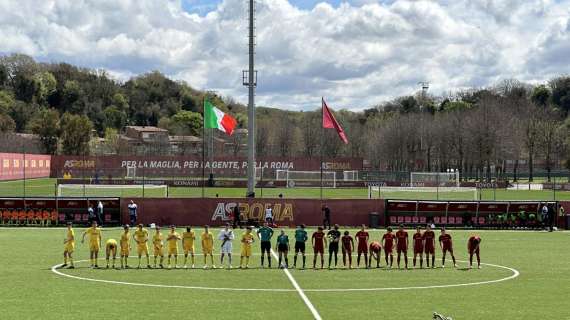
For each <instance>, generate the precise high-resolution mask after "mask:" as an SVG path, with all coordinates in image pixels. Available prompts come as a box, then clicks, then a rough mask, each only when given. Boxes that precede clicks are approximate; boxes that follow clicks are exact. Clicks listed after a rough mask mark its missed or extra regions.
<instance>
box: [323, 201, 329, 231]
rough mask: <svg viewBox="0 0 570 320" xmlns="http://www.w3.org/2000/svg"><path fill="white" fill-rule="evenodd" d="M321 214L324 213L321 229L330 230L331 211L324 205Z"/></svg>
mask: <svg viewBox="0 0 570 320" xmlns="http://www.w3.org/2000/svg"><path fill="white" fill-rule="evenodd" d="M322 210H323V213H324V219H323V229H324V228H327V229H328V230H330V229H331V209H330V208H329V206H327V205H326V204H325V205H323V208H322Z"/></svg>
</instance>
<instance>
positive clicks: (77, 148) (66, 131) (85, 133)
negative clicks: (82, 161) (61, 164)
mask: <svg viewBox="0 0 570 320" xmlns="http://www.w3.org/2000/svg"><path fill="white" fill-rule="evenodd" d="M91 130H93V124H92V123H91V121H90V120H89V118H87V117H86V116H80V115H74V114H70V113H65V114H64V115H63V116H62V117H61V140H62V147H63V153H64V154H66V155H89V141H90V140H91Z"/></svg>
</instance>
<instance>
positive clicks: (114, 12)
mask: <svg viewBox="0 0 570 320" xmlns="http://www.w3.org/2000/svg"><path fill="white" fill-rule="evenodd" d="M354 3H356V4H355V5H350V4H347V3H343V4H341V5H340V6H338V7H332V6H330V5H328V4H326V3H320V4H317V5H316V6H315V7H314V8H313V9H311V10H302V9H299V8H297V7H295V6H293V5H291V4H290V3H289V2H287V1H286V0H260V1H258V4H257V14H258V16H257V36H258V37H257V48H256V49H257V67H256V69H258V70H259V83H258V96H257V98H258V101H259V103H260V104H265V105H271V106H282V107H286V108H291V109H307V108H314V107H317V106H318V105H319V101H320V97H321V96H325V97H327V99H328V101H329V103H330V105H331V106H333V107H334V108H343V107H348V108H355V109H357V108H358V109H361V108H364V107H369V106H371V105H373V104H376V103H378V102H380V101H382V100H384V99H390V98H392V97H395V96H398V95H404V94H411V93H413V92H414V91H416V90H418V85H417V82H418V81H424V80H426V81H430V82H431V89H430V90H432V92H433V93H435V94H438V93H441V92H446V91H448V90H449V89H453V88H464V87H469V86H486V85H491V84H493V83H495V82H496V81H498V80H499V79H502V78H511V77H515V78H519V79H521V80H525V81H532V82H540V81H545V80H547V79H548V78H550V77H553V76H556V75H558V74H562V73H570V70H569V68H570V63H569V62H570V58H569V57H570V54H568V52H570V23H569V19H570V13H569V9H568V8H569V7H570V0H559V1H555V0H529V1H518V0H447V1H445V0H444V1H437V2H436V1H385V2H378V1H368V0H359V1H355V2H354ZM246 12H247V11H246V2H245V1H242V0H224V1H223V2H221V3H220V4H219V5H217V7H215V9H214V10H213V11H211V12H209V13H208V14H206V15H205V16H198V15H197V14H190V13H188V12H186V11H184V10H183V9H182V5H181V3H180V1H156V0H45V1H41V2H38V1H35V0H0V38H1V39H2V44H0V52H4V53H10V52H21V53H25V54H29V55H31V56H33V57H35V58H38V59H40V60H42V61H66V62H70V63H76V64H80V65H82V66H86V67H92V68H106V69H108V70H109V72H110V74H112V75H114V76H116V77H118V78H120V79H123V80H124V79H125V78H126V77H129V76H132V75H136V74H140V73H143V72H148V71H151V70H159V71H162V72H164V73H165V74H167V75H170V76H172V77H174V78H176V79H183V80H186V81H187V82H188V83H190V84H191V85H193V86H196V87H197V88H201V89H208V90H217V91H219V92H220V93H221V94H223V95H232V96H234V97H236V98H237V99H238V100H240V101H242V102H246V99H247V91H246V89H245V88H244V87H242V85H241V70H243V69H245V68H246V67H247V46H246V45H247V37H246V35H247V21H246Z"/></svg>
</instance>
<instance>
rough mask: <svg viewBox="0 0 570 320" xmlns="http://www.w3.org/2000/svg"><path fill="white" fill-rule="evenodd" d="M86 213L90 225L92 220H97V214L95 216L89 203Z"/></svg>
mask: <svg viewBox="0 0 570 320" xmlns="http://www.w3.org/2000/svg"><path fill="white" fill-rule="evenodd" d="M87 214H88V216H89V224H90V225H91V224H92V223H93V221H97V216H95V210H93V206H92V205H91V204H90V205H89V207H88V208H87Z"/></svg>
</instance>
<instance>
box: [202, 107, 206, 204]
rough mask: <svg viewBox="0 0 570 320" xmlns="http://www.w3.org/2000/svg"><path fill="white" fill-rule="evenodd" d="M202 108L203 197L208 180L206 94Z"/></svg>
mask: <svg viewBox="0 0 570 320" xmlns="http://www.w3.org/2000/svg"><path fill="white" fill-rule="evenodd" d="M202 109H203V117H202V198H204V196H205V189H204V186H205V184H206V181H205V180H204V178H205V174H206V171H205V170H206V164H205V159H206V96H204V97H203V98H202Z"/></svg>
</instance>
